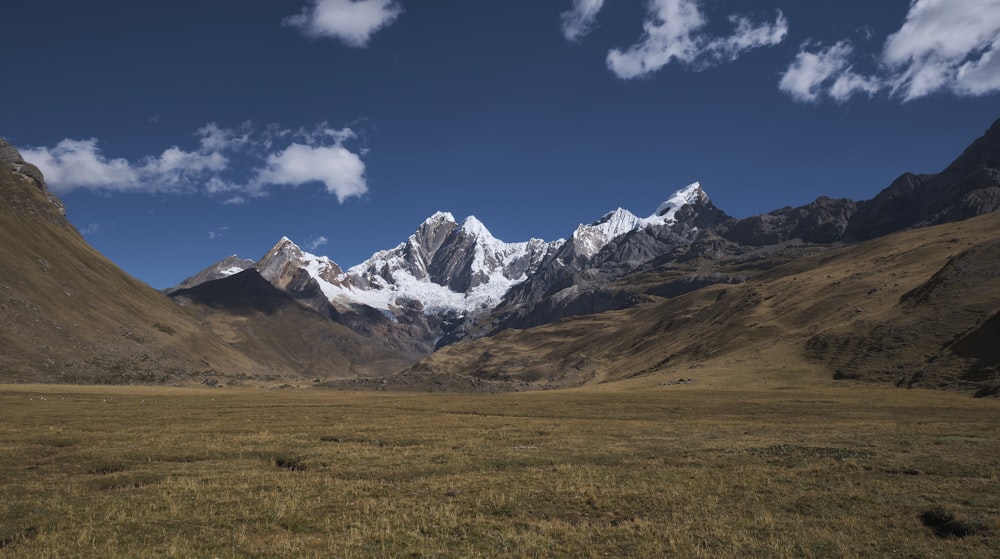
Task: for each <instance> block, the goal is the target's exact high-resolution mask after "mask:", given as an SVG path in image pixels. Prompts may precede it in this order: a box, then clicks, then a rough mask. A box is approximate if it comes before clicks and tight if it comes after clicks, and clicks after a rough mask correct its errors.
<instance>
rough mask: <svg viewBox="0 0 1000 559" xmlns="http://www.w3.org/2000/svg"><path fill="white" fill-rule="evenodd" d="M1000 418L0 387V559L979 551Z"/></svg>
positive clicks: (705, 397)
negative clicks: (21, 558)
mask: <svg viewBox="0 0 1000 559" xmlns="http://www.w3.org/2000/svg"><path fill="white" fill-rule="evenodd" d="M706 374H707V373H706ZM660 380H662V379H660ZM998 419H1000V402H998V401H996V400H974V399H971V398H969V397H968V396H965V395H960V394H954V393H942V392H932V391H923V390H901V389H894V388H886V387H882V386H870V385H852V384H833V383H832V382H815V383H812V384H810V385H808V386H805V385H800V384H794V383H790V384H788V385H783V384H782V382H780V379H779V380H777V381H775V382H771V383H769V384H768V385H767V386H755V385H753V384H746V385H738V386H736V387H735V388H732V389H725V388H720V387H717V386H709V385H708V384H707V383H701V382H695V383H693V384H677V385H665V384H660V383H659V382H654V381H651V380H648V379H647V380H643V381H636V382H628V383H624V384H623V383H618V384H616V385H614V386H603V387H591V388H588V389H580V390H568V391H550V392H535V393H519V394H503V395H468V394H465V395H449V394H412V393H410V394H405V393H380V392H363V393H357V392H340V391H325V390H314V389H294V390H266V389H247V388H244V389H214V390H213V389H182V388H172V389H170V388H155V387H119V388H113V387H77V386H53V385H47V386H41V385H35V386H20V385H8V386H0V437H2V441H3V442H2V444H0V557H3V558H8V557H9V558H17V557H205V558H211V557H219V558H225V557H323V558H331V557H341V558H348V557H665V556H676V557H713V558H718V557H995V556H996V553H997V549H1000V421H998ZM949 521H950V523H948V522H949ZM927 524H929V525H930V526H928V525H927ZM935 526H936V527H937V532H940V535H939V534H938V533H936V532H935ZM949 533H950V535H949ZM942 536H945V537H942Z"/></svg>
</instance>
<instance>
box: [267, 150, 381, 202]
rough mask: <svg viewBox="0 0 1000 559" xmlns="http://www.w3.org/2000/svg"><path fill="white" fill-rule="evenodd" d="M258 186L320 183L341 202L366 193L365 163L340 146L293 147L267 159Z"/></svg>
mask: <svg viewBox="0 0 1000 559" xmlns="http://www.w3.org/2000/svg"><path fill="white" fill-rule="evenodd" d="M257 182H258V183H259V184H262V185H265V184H276V185H291V186H299V185H302V184H306V183H310V182H321V183H323V184H324V185H325V186H326V190H327V192H329V193H330V194H334V195H336V196H337V200H338V201H340V202H343V201H344V200H345V199H347V198H349V197H351V196H361V195H362V194H364V193H366V192H368V184H367V182H366V181H365V164H364V162H363V161H361V158H360V157H358V155H357V154H355V153H352V152H350V151H348V150H347V149H345V148H344V147H343V146H341V145H339V144H338V145H333V146H309V145H305V144H298V143H295V144H292V145H290V146H288V147H287V148H286V149H285V150H284V151H281V152H279V153H275V154H271V155H270V156H268V158H267V166H266V167H265V168H264V169H262V170H260V171H259V174H258V178H257Z"/></svg>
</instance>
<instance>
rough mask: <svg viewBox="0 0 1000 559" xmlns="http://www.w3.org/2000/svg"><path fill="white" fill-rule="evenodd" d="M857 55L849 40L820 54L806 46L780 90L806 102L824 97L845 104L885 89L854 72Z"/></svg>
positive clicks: (780, 83) (785, 76)
mask: <svg viewBox="0 0 1000 559" xmlns="http://www.w3.org/2000/svg"><path fill="white" fill-rule="evenodd" d="M807 46H808V45H807ZM853 53H854V47H853V46H852V45H851V44H850V43H849V42H847V41H841V42H839V43H837V44H835V45H833V46H830V47H827V48H824V49H820V50H819V51H818V52H809V51H808V50H806V48H805V47H804V48H803V49H802V50H800V51H799V54H798V55H797V56H796V57H795V61H794V62H792V64H791V66H789V67H788V70H787V71H785V73H784V74H783V75H782V76H781V81H780V82H779V83H778V88H779V89H781V90H782V91H784V92H785V93H788V94H789V95H791V96H792V97H793V98H794V99H795V100H796V101H801V102H805V103H811V102H816V101H819V99H820V97H821V96H822V95H824V94H826V95H829V96H830V97H831V98H833V99H834V100H836V101H841V102H842V101H846V100H848V99H850V97H851V96H853V95H854V94H855V93H856V92H858V91H861V92H865V93H868V94H869V95H872V94H874V93H876V92H877V91H878V90H879V88H880V87H881V85H880V84H879V83H878V81H877V80H874V79H872V78H866V77H864V76H861V75H859V74H856V73H855V72H854V71H853V69H852V67H851V65H850V58H851V55H852V54H853Z"/></svg>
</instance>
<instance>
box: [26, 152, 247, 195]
mask: <svg viewBox="0 0 1000 559" xmlns="http://www.w3.org/2000/svg"><path fill="white" fill-rule="evenodd" d="M97 144H98V142H97V140H96V139H94V138H91V139H89V140H71V139H68V138H67V139H65V140H62V141H61V142H59V143H58V144H56V147H54V148H51V149H50V148H47V147H36V148H27V149H24V150H22V153H23V155H24V157H25V159H26V160H27V161H31V162H32V163H34V164H35V165H37V166H38V168H39V169H41V171H42V174H43V175H45V181H46V183H48V185H49V187H50V188H51V189H52V191H53V192H55V193H57V194H66V193H68V192H71V191H73V190H75V189H77V188H87V189H91V190H105V191H149V192H162V191H178V190H188V189H190V188H191V187H192V182H194V181H197V179H198V178H199V177H201V176H204V175H205V174H207V173H217V172H220V171H223V170H225V169H226V168H227V166H228V165H229V160H228V159H227V158H226V157H225V156H224V155H222V154H221V153H219V152H211V153H205V152H189V151H184V150H182V149H180V148H178V147H177V146H173V147H170V148H167V149H166V150H164V151H163V153H161V154H160V155H159V156H156V157H146V158H144V159H143V160H142V161H141V162H139V163H133V162H130V161H128V160H126V159H123V158H115V159H108V158H107V157H105V156H104V154H103V153H102V152H101V149H100V148H99V147H98V145H97Z"/></svg>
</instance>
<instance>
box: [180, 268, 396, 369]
mask: <svg viewBox="0 0 1000 559" xmlns="http://www.w3.org/2000/svg"><path fill="white" fill-rule="evenodd" d="M170 297H171V298H172V299H174V301H176V302H178V303H180V304H181V305H183V306H185V307H186V308H188V309H190V310H191V312H193V313H195V315H196V316H198V317H199V319H200V320H201V321H202V322H203V323H204V324H205V325H206V327H208V328H209V329H211V330H212V331H213V332H215V333H217V334H218V335H219V336H221V337H222V338H223V339H224V340H226V341H227V342H228V343H230V344H231V345H232V346H233V347H235V348H237V349H239V350H240V351H242V352H243V353H245V354H247V355H249V356H251V357H253V358H254V359H256V360H259V361H261V362H265V363H281V364H283V365H285V366H287V367H289V368H291V369H293V370H295V371H297V372H298V373H299V374H301V375H303V376H307V377H312V378H314V379H316V378H322V379H327V378H343V377H354V376H358V375H360V376H371V375H377V374H384V373H388V372H395V371H398V370H399V369H401V368H403V367H405V366H406V365H408V364H410V363H412V360H406V359H404V358H403V357H401V356H400V354H399V353H397V352H394V351H390V350H388V349H385V348H383V347H381V346H379V345H377V344H375V343H373V342H372V341H371V340H369V339H366V338H363V337H362V336H360V335H358V334H356V333H355V332H354V331H352V330H351V329H349V328H347V327H346V326H343V325H341V324H337V323H336V322H333V321H331V320H329V319H328V318H326V317H324V316H321V315H319V314H317V313H316V312H315V311H313V310H311V309H308V308H305V307H303V306H302V305H300V304H299V303H297V302H296V301H295V300H294V299H292V297H291V296H290V295H288V294H287V293H285V292H284V291H281V290H280V289H278V288H276V287H274V286H273V285H271V284H270V283H269V282H268V281H267V280H265V279H264V278H263V277H261V275H260V274H259V273H258V272H257V270H255V269H253V268H249V269H247V270H244V271H243V272H240V273H238V274H234V275H232V276H229V277H226V278H222V279H218V280H215V281H210V282H206V283H202V284H199V285H197V286H195V287H193V288H190V289H181V290H178V291H174V292H173V293H171V294H170Z"/></svg>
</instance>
